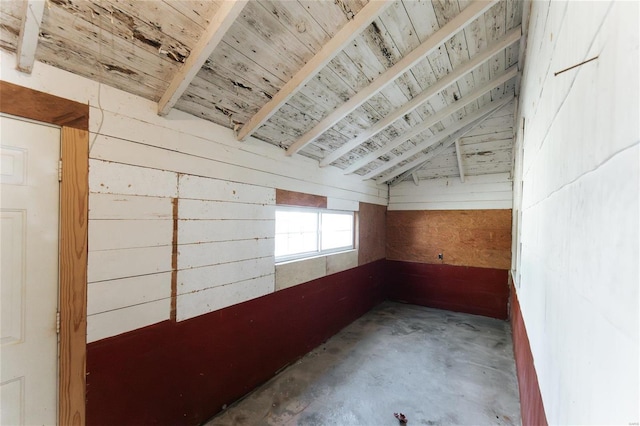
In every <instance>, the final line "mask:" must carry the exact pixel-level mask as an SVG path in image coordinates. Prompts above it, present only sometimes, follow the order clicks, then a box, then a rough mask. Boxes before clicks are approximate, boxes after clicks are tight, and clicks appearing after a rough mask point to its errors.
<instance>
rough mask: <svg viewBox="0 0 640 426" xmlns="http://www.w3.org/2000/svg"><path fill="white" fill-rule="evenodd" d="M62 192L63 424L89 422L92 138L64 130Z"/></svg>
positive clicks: (60, 386) (61, 358) (61, 327)
mask: <svg viewBox="0 0 640 426" xmlns="http://www.w3.org/2000/svg"><path fill="white" fill-rule="evenodd" d="M61 135H62V136H61V139H62V146H61V152H62V164H63V167H62V184H61V187H60V218H61V219H60V349H59V351H60V378H59V411H58V419H59V424H61V425H82V424H84V423H85V371H86V344H87V342H86V338H87V240H88V239H87V237H88V234H87V230H88V213H89V212H88V206H89V179H88V174H89V163H88V158H89V133H88V132H87V131H86V130H79V129H73V128H70V127H63V128H62V132H61Z"/></svg>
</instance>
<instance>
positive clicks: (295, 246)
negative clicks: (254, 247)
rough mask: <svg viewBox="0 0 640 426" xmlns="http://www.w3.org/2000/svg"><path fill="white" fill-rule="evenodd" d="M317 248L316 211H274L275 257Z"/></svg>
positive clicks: (306, 251)
mask: <svg viewBox="0 0 640 426" xmlns="http://www.w3.org/2000/svg"><path fill="white" fill-rule="evenodd" d="M317 250H318V213H317V212H301V211H286V210H285V211H283V210H277V211H276V248H275V255H276V257H281V256H290V255H294V254H299V253H308V252H315V251H317Z"/></svg>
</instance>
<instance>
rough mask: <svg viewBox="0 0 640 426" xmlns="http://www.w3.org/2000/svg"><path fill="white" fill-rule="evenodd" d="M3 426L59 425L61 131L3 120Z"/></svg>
mask: <svg viewBox="0 0 640 426" xmlns="http://www.w3.org/2000/svg"><path fill="white" fill-rule="evenodd" d="M0 138H1V144H2V147H1V158H2V163H1V168H0V173H1V176H2V177H1V189H0V190H1V193H0V201H1V202H0V210H1V217H2V226H1V229H0V239H1V240H2V246H1V251H0V258H1V268H2V269H1V271H2V272H1V284H0V287H1V291H2V293H1V300H0V309H1V311H0V315H1V321H2V323H1V331H2V335H1V350H0V400H1V406H0V410H1V414H0V424H2V425H23V424H27V425H32V424H38V425H53V424H56V421H57V395H56V393H57V378H58V372H57V370H58V367H57V366H58V362H57V351H58V342H57V320H56V317H57V310H58V238H59V237H58V233H59V226H58V223H59V202H60V201H59V181H58V164H59V159H60V129H59V128H58V127H53V126H50V125H44V124H37V123H34V122H28V121H25V120H19V119H15V118H13V117H8V116H4V115H3V116H0Z"/></svg>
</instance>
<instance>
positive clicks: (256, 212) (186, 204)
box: [178, 199, 276, 220]
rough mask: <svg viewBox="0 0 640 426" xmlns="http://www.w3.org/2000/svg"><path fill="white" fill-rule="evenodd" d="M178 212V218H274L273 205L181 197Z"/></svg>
mask: <svg viewBox="0 0 640 426" xmlns="http://www.w3.org/2000/svg"><path fill="white" fill-rule="evenodd" d="M178 212H179V213H178V215H179V217H180V219H218V220H219V219H245V220H274V219H275V215H276V213H275V207H274V206H265V205H261V204H241V203H228V202H226V201H202V200H183V199H180V200H179V201H178Z"/></svg>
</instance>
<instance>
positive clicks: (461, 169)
mask: <svg viewBox="0 0 640 426" xmlns="http://www.w3.org/2000/svg"><path fill="white" fill-rule="evenodd" d="M455 146H456V160H458V172H460V182H462V183H464V165H463V164H462V154H461V153H460V139H456V142H455Z"/></svg>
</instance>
